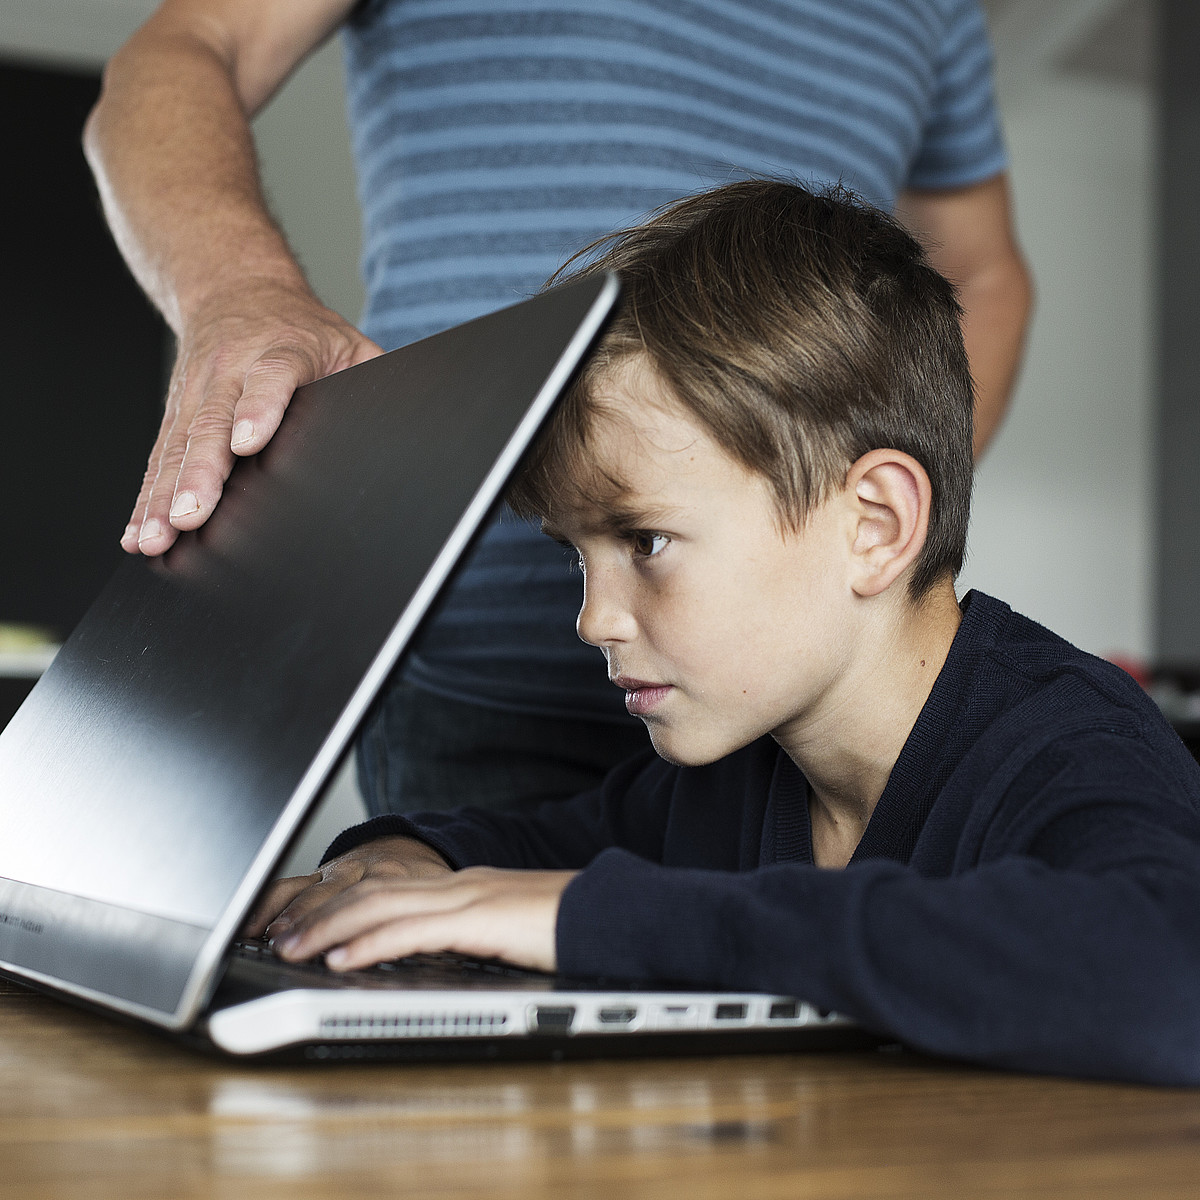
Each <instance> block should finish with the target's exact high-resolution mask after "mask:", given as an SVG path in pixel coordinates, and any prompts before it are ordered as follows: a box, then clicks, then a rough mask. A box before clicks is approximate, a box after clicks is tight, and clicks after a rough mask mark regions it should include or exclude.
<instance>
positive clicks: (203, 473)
mask: <svg viewBox="0 0 1200 1200" xmlns="http://www.w3.org/2000/svg"><path fill="white" fill-rule="evenodd" d="M352 7H353V0H165V3H163V4H162V5H161V7H160V8H159V9H158V10H157V11H156V12H155V13H154V15H153V16H152V17H151V18H150V19H149V20H148V21H147V22H146V24H145V25H143V26H142V28H141V29H139V30H138V32H137V33H135V34H134V36H133V37H132V38H131V39H130V40H129V42H128V43H127V44H126V45H125V46H124V47H123V48H122V49H121V50H120V51H118V52H117V54H116V55H115V56H114V57H113V59H112V60H111V61H110V63H109V64H108V67H107V68H106V70H105V75H104V85H103V89H102V92H101V97H100V100H99V102H98V104H97V105H96V108H95V109H94V110H93V112H92V114H91V116H90V117H89V119H88V123H87V128H86V130H85V134H84V146H85V150H86V153H87V157H88V161H89V162H90V163H91V166H92V169H93V171H94V172H95V175H96V180H97V183H98V185H99V188H100V195H101V199H102V201H103V204H104V210H105V213H106V215H107V217H108V221H109V224H110V225H111V227H112V230H113V234H114V236H115V238H116V241H117V245H118V246H119V248H120V250H121V252H122V254H123V255H124V256H125V259H126V261H127V262H128V264H129V267H130V269H131V270H132V272H133V274H134V276H135V277H136V278H137V280H138V282H139V283H140V284H141V286H142V287H143V288H144V289H145V291H146V293H147V294H148V295H149V296H150V298H151V300H153V302H154V303H155V304H156V305H157V306H158V308H159V309H160V310H161V311H162V313H163V315H164V316H165V318H166V320H167V322H168V324H169V325H170V326H171V328H172V330H173V331H174V332H175V335H176V337H177V339H178V356H177V359H176V363H175V369H174V372H173V374H172V378H171V382H170V386H169V389H168V395H167V404H166V411H165V413H164V416H163V422H162V427H161V429H160V431H159V435H158V439H157V441H156V442H155V445H154V448H153V451H152V452H151V456H150V460H149V463H148V466H147V470H146V475H145V478H144V481H143V484H142V489H141V492H140V494H139V496H138V500H137V504H136V506H135V508H134V511H133V514H132V517H131V520H130V525H129V527H128V528H127V529H126V531H125V536H124V537H123V538H122V545H123V546H124V548H125V549H126V550H128V551H131V552H132V551H136V550H138V549H139V548H140V549H141V550H142V551H143V552H144V553H147V554H161V553H162V552H163V551H165V550H166V549H167V548H168V547H169V546H170V545H171V543H172V542H173V541H174V540H175V537H176V536H177V533H176V531H177V530H178V529H194V528H195V527H196V526H198V525H200V524H202V523H203V522H204V521H205V520H206V519H207V517H208V515H209V514H210V513H211V512H212V509H213V507H214V506H215V505H216V503H217V500H218V498H219V497H220V494H221V488H222V486H223V484H224V481H225V479H226V477H227V476H228V474H229V472H230V470H231V469H232V466H233V462H234V454H235V453H237V454H252V453H255V452H256V451H258V450H260V449H261V448H262V447H263V445H265V443H266V442H267V441H268V440H269V439H270V437H271V435H272V434H273V433H274V432H275V429H276V428H277V427H278V424H279V421H280V419H281V418H282V415H283V411H284V409H285V408H286V407H287V404H288V401H289V400H290V399H291V395H292V392H293V391H294V389H295V388H296V387H297V386H299V385H300V384H302V383H306V382H308V381H309V380H311V379H315V378H319V377H320V376H322V375H327V374H329V373H330V372H331V371H335V370H339V369H341V368H342V367H347V366H350V365H352V364H353V363H356V362H361V361H363V360H364V359H367V358H370V357H372V356H373V355H374V354H377V353H378V352H379V348H378V347H377V346H375V344H374V343H373V342H371V341H369V340H368V339H367V338H365V337H364V336H363V335H362V334H361V333H359V332H358V331H357V330H356V329H354V328H353V326H351V325H350V324H348V323H347V322H346V321H344V320H343V319H342V318H341V317H340V316H338V315H337V314H336V313H334V312H331V311H330V310H329V309H327V308H325V307H324V305H322V304H321V303H320V301H319V300H317V298H316V296H315V295H314V294H313V292H312V290H311V288H310V287H309V286H308V283H307V281H306V280H305V278H304V274H303V272H302V271H301V269H300V267H299V265H298V264H297V262H296V260H295V258H294V257H293V255H292V253H291V251H290V250H289V248H288V246H287V243H286V242H285V241H284V239H283V236H282V234H281V233H280V232H279V230H278V228H277V227H276V225H275V223H274V222H273V221H272V219H271V217H270V214H269V213H268V212H267V209H266V204H265V202H264V199H263V195H262V190H261V187H260V184H259V178H258V167H257V162H256V159H255V154H254V145H253V140H252V137H251V133H250V126H249V121H250V118H251V117H252V116H253V115H254V114H255V113H256V112H257V111H258V110H259V109H260V108H261V107H262V106H263V105H264V104H265V103H266V102H267V101H268V100H269V99H270V98H271V96H272V95H273V94H274V93H275V91H276V90H277V89H278V88H279V86H280V85H281V84H282V83H283V81H284V80H285V79H286V78H287V76H288V75H289V74H290V72H291V71H292V70H293V69H294V68H295V67H296V65H297V64H298V63H300V62H301V61H302V60H303V59H304V58H305V57H306V56H307V55H308V54H309V53H310V52H311V51H312V50H313V49H315V48H316V47H317V46H318V45H320V44H321V42H322V41H324V40H325V38H326V37H327V36H328V35H329V34H330V33H331V32H332V30H333V29H334V28H336V26H337V25H338V24H339V22H340V21H341V20H342V19H343V18H344V17H345V15H346V13H347V12H348V11H349V10H350V9H351V8H352ZM231 439H232V445H231Z"/></svg>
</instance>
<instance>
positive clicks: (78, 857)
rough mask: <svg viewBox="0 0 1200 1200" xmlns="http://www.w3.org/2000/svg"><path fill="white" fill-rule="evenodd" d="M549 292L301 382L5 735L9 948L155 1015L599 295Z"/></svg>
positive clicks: (279, 822)
mask: <svg viewBox="0 0 1200 1200" xmlns="http://www.w3.org/2000/svg"><path fill="white" fill-rule="evenodd" d="M616 294H617V284H616V280H615V278H613V277H597V278H593V279H588V280H584V281H582V282H579V283H575V284H570V285H567V286H565V287H561V288H556V289H554V290H552V291H549V292H546V293H543V294H541V295H539V296H536V297H534V298H533V299H531V300H528V301H526V302H524V303H522V304H518V305H516V306H514V307H512V308H508V309H505V310H503V311H501V312H498V313H494V314H492V315H490V316H487V317H483V318H481V319H480V320H477V321H473V322H470V323H468V324H466V325H462V326H458V327H457V328H455V329H451V330H448V331H447V332H445V333H442V334H438V335H436V336H434V337H432V338H427V339H426V340H424V341H422V342H417V343H415V344H414V345H411V346H407V347H404V348H402V349H400V350H396V351H394V352H392V353H391V354H386V355H384V356H382V357H381V358H376V359H373V360H372V361H370V362H367V363H364V364H362V365H361V366H357V367H352V368H350V369H349V370H346V371H342V372H340V373H339V374H336V375H332V376H329V377H328V378H326V379H322V380H318V381H317V382H315V383H312V384H309V385H307V386H306V387H303V388H301V389H300V390H299V391H297V393H296V395H295V397H294V399H293V401H292V404H291V407H290V408H289V410H288V413H287V416H286V418H285V420H284V422H283V425H282V426H281V428H280V430H279V432H278V433H277V434H276V436H275V438H274V439H273V440H272V441H271V443H270V445H268V446H267V448H266V449H265V450H264V451H263V452H262V453H261V454H260V455H258V456H257V457H256V458H253V459H248V460H245V461H242V462H239V463H238V464H237V466H236V467H235V469H234V471H233V474H232V475H231V476H230V478H229V481H228V483H227V485H226V488H225V494H224V497H223V499H222V500H221V503H220V504H219V505H218V506H217V510H216V512H215V513H214V515H213V516H212V518H211V519H210V520H209V522H208V523H207V524H206V525H205V526H204V527H203V528H202V529H200V530H198V531H197V532H195V533H193V534H184V535H183V536H182V537H180V539H179V541H178V542H177V543H176V544H175V546H174V547H172V549H171V550H170V551H169V552H168V553H167V554H166V555H165V556H164V557H163V558H161V559H155V560H148V559H143V558H131V559H129V560H127V561H126V562H124V563H123V564H122V566H121V567H120V568H119V569H118V571H117V573H116V574H115V575H114V577H113V579H112V581H111V582H110V583H109V584H108V586H107V587H106V588H105V590H104V591H103V592H102V593H101V595H100V596H99V598H98V599H97V600H96V602H95V603H94V604H93V605H92V607H91V608H90V609H89V611H88V612H87V614H86V615H85V617H84V619H83V621H82V622H81V623H80V625H79V627H78V628H77V629H76V630H75V632H74V633H73V634H72V635H71V637H70V638H69V639H68V640H67V642H66V644H65V645H64V646H63V648H62V650H61V651H60V652H59V654H58V656H57V658H56V659H55V660H54V662H53V664H52V665H51V666H50V668H49V669H48V670H47V672H46V673H45V675H43V677H42V678H41V680H40V681H39V682H38V684H37V686H36V687H35V688H34V689H33V691H32V692H31V694H30V696H29V698H28V699H27V701H26V702H25V704H24V705H23V706H22V708H21V709H20V710H19V711H18V713H17V714H16V716H15V717H14V718H13V719H12V721H11V722H10V724H9V725H8V727H7V728H6V729H5V730H4V731H3V733H2V734H0V830H3V833H2V834H0V967H3V968H5V969H7V970H9V971H12V972H15V973H16V974H18V975H22V976H25V977H27V978H30V979H34V980H38V981H40V982H44V983H49V984H52V985H54V986H57V987H60V988H62V989H64V990H67V991H69V992H72V993H74V994H77V995H80V996H83V997H85V998H87V999H91V1000H95V1001H98V1002H100V1003H104V1004H107V1005H110V1006H111V1007H115V1008H118V1009H121V1010H123V1011H126V1012H130V1013H132V1014H135V1015H138V1016H141V1017H145V1018H147V1019H149V1020H152V1021H156V1022H158V1023H160V1024H163V1025H166V1026H168V1027H181V1026H183V1025H186V1024H188V1023H189V1022H190V1021H191V1020H192V1019H193V1018H194V1016H195V1014H196V1012H197V1010H198V1008H199V1007H200V1005H201V1004H202V1003H203V1001H204V999H205V996H206V992H207V988H208V986H209V984H210V983H211V979H212V975H213V973H214V971H215V969H216V967H217V965H218V964H219V961H220V958H221V955H222V953H223V950H224V948H225V946H226V944H227V942H228V941H229V939H230V937H231V936H232V934H233V933H234V931H235V930H236V928H237V925H238V923H239V922H240V920H241V917H242V915H243V913H244V912H245V910H246V908H247V907H248V906H249V904H250V902H251V900H252V899H253V897H254V895H255V893H256V892H257V891H258V890H259V888H260V887H261V886H262V884H263V882H264V881H265V880H266V878H267V877H268V875H269V873H270V871H271V869H272V867H273V866H274V864H275V863H276V862H277V861H278V859H279V858H280V856H281V855H282V853H283V851H284V850H285V848H286V846H287V843H288V841H289V839H290V837H291V836H292V834H293V833H294V832H295V830H296V828H297V826H298V825H299V824H300V822H301V820H302V819H303V817H304V815H305V814H306V812H307V811H308V809H309V808H310V806H311V805H312V803H313V801H314V799H315V798H316V797H317V796H318V794H319V792H320V789H321V787H322V785H323V783H324V782H325V780H326V779H327V777H328V776H329V774H330V772H331V771H332V769H333V767H334V766H335V765H336V763H337V761H338V759H339V757H340V756H341V754H342V752H343V750H344V749H345V747H346V745H347V744H348V742H349V740H350V738H351V737H352V735H353V732H354V729H355V726H356V725H357V723H358V721H359V720H360V719H361V717H362V716H363V714H364V712H365V711H366V709H367V707H368V705H369V704H370V702H371V700H372V698H373V697H374V695H375V693H376V692H377V691H378V690H379V688H380V687H381V686H382V684H383V681H384V679H385V678H386V676H387V674H388V671H389V670H390V669H391V667H392V666H393V664H394V663H395V662H396V660H397V659H398V658H399V656H400V654H401V652H402V651H403V650H404V647H405V646H406V644H407V643H408V642H409V640H410V639H411V637H412V634H413V632H414V630H415V629H416V627H417V625H418V623H419V621H420V620H421V618H422V616H423V615H424V614H425V613H426V611H427V610H428V609H429V607H430V605H431V604H432V602H433V600H434V598H435V597H436V595H437V593H438V591H439V589H440V587H441V586H442V584H443V583H444V582H445V580H446V578H447V576H448V575H449V573H450V572H451V570H452V568H453V567H454V565H455V563H456V562H457V561H458V560H459V559H460V558H461V556H462V555H463V553H464V551H465V549H466V547H467V545H468V543H469V542H470V540H471V538H472V536H473V534H474V533H475V532H476V531H477V529H478V528H479V526H480V524H481V523H482V522H483V520H484V518H485V517H486V516H487V514H488V511H489V509H491V507H492V506H493V504H494V502H495V500H496V498H497V497H498V495H499V494H500V492H501V491H502V489H503V487H504V485H505V483H506V481H507V479H508V477H509V475H510V474H511V472H512V469H513V467H514V466H515V465H516V462H517V460H518V459H519V457H520V455H521V453H522V451H523V450H524V449H525V447H526V446H527V445H528V443H529V441H530V440H531V438H532V437H533V435H534V434H535V433H536V431H537V429H538V427H539V426H540V424H541V422H542V420H543V419H544V417H545V415H546V413H547V412H548V411H549V409H550V407H551V406H552V404H553V403H554V400H555V399H556V398H557V396H558V394H559V392H560V391H561V390H562V388H563V386H564V385H565V383H566V382H567V380H568V379H569V378H570V376H571V373H572V372H573V370H574V369H575V367H576V366H577V364H578V363H579V361H580V359H581V358H582V357H583V355H584V354H585V352H586V351H587V349H588V347H589V346H590V344H591V342H592V341H593V339H594V338H595V336H596V333H597V332H598V330H599V328H600V326H601V324H602V323H603V320H604V318H605V316H606V315H607V313H608V311H609V309H610V308H611V306H612V304H613V302H614V301H615V299H616Z"/></svg>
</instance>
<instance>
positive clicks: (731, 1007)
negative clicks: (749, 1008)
mask: <svg viewBox="0 0 1200 1200" xmlns="http://www.w3.org/2000/svg"><path fill="white" fill-rule="evenodd" d="M713 1015H714V1016H715V1017H716V1018H717V1020H718V1021H744V1020H745V1019H746V1006H745V1005H744V1004H718V1005H717V1011H716V1012H715V1013H714V1014H713Z"/></svg>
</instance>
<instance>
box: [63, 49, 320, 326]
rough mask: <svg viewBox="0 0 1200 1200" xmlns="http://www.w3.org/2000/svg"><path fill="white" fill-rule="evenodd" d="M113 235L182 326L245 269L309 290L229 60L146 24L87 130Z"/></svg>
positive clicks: (114, 65)
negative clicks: (267, 197)
mask: <svg viewBox="0 0 1200 1200" xmlns="http://www.w3.org/2000/svg"><path fill="white" fill-rule="evenodd" d="M84 144H85V148H86V152H87V156H88V160H89V162H90V163H91V165H92V169H93V171H94V172H95V174H96V179H97V182H98V184H99V188H100V195H101V198H102V201H103V204H104V209H105V213H106V215H107V217H108V221H109V224H110V226H111V227H112V230H113V234H114V236H115V238H116V240H117V244H118V246H119V247H120V249H121V252H122V254H123V255H124V256H125V259H126V261H127V262H128V263H129V266H130V269H131V270H132V271H133V273H134V275H135V277H136V278H137V280H138V282H139V283H140V284H141V285H142V287H143V288H144V289H145V291H146V292H147V294H148V295H149V296H150V297H151V299H152V300H153V301H154V303H155V304H157V305H158V307H159V308H160V309H161V311H162V312H163V315H164V316H165V317H166V319H167V321H168V323H169V324H170V325H171V327H172V329H174V330H175V332H176V333H177V334H178V333H180V332H181V331H182V329H183V328H184V327H185V326H186V324H187V322H188V321H189V320H190V319H191V318H192V316H193V315H194V314H195V312H196V311H197V310H198V309H199V308H200V307H201V306H202V305H203V304H204V302H205V299H206V297H208V296H210V295H212V294H213V293H215V292H220V291H222V290H225V289H229V288H233V287H235V286H236V283H237V280H239V279H245V278H246V277H247V276H267V277H270V278H273V279H276V280H278V281H279V282H280V283H281V284H284V285H286V286H289V287H295V288H299V289H304V290H307V285H306V283H305V282H304V277H303V274H302V272H301V270H300V268H299V266H298V265H297V263H296V262H295V259H294V258H293V257H292V255H291V252H290V251H289V249H288V247H287V244H286V242H285V241H284V239H283V236H282V234H280V232H279V230H278V229H277V227H276V226H275V224H274V222H273V221H272V220H271V217H270V215H269V214H268V212H267V210H266V205H265V203H264V201H263V197H262V191H261V188H260V186H259V182H258V171H257V163H256V160H255V154H254V147H253V142H252V140H251V135H250V129H249V123H248V120H247V116H246V113H245V112H244V110H243V108H242V105H241V102H240V101H239V98H238V96H237V93H236V91H235V87H234V83H233V79H232V77H231V69H230V64H228V63H227V62H223V61H222V60H221V58H220V56H219V55H218V54H217V52H216V51H215V50H214V49H213V48H212V47H209V46H207V45H205V44H204V43H202V42H200V41H198V40H189V39H186V38H184V37H183V36H181V35H178V34H176V35H168V34H156V33H155V32H154V31H153V30H152V29H151V28H147V29H145V30H143V31H142V33H140V34H139V35H137V36H135V38H134V39H133V40H132V41H131V42H130V43H129V44H128V45H127V46H126V47H124V48H123V49H122V50H121V51H120V52H118V54H117V55H116V56H115V57H114V58H113V59H112V61H111V62H110V64H109V66H108V68H107V70H106V72H105V78H104V87H103V91H102V93H101V99H100V102H99V104H98V105H97V106H96V108H95V110H94V111H93V113H92V115H91V117H90V118H89V120H88V124H87V128H86V132H85V143H84Z"/></svg>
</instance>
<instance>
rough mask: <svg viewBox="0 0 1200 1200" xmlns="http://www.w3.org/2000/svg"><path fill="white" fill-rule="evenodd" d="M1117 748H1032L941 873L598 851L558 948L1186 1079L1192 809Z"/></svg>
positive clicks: (1196, 893)
mask: <svg viewBox="0 0 1200 1200" xmlns="http://www.w3.org/2000/svg"><path fill="white" fill-rule="evenodd" d="M1132 754H1133V757H1132V759H1131V760H1130V762H1128V763H1127V764H1126V768H1127V769H1125V770H1121V771H1117V772H1114V771H1113V769H1112V755H1111V748H1107V752H1105V748H1101V747H1092V746H1090V745H1089V744H1087V743H1081V744H1079V745H1077V746H1075V747H1073V748H1072V749H1071V750H1070V751H1069V752H1060V751H1056V752H1055V753H1054V754H1049V755H1047V756H1044V757H1043V758H1042V759H1040V760H1039V761H1038V762H1036V763H1033V764H1031V765H1030V768H1029V771H1027V772H1026V773H1025V774H1024V776H1023V778H1022V779H1020V780H1019V781H1018V782H1017V784H1016V785H1015V786H1014V788H1013V789H1012V796H1011V802H1010V803H1007V804H1005V805H1002V806H1001V807H1000V808H999V809H998V810H997V811H996V812H995V814H994V816H993V817H992V819H991V820H990V822H989V824H988V827H987V829H986V830H982V831H979V844H980V845H981V846H982V847H983V850H982V852H981V853H980V854H979V856H978V857H977V858H976V860H975V861H970V862H966V863H963V864H962V865H961V869H960V868H956V870H955V872H954V873H953V874H951V875H950V876H948V877H938V878H933V877H926V876H922V875H921V874H920V873H919V872H918V871H916V870H914V869H913V868H912V867H909V866H904V865H902V864H900V863H898V862H894V861H892V860H884V859H875V860H869V861H864V862H859V863H853V864H851V866H849V867H848V868H846V869H845V870H822V869H819V868H817V867H813V866H810V865H801V864H777V865H771V866H766V867H761V868H759V869H757V870H753V871H749V872H743V873H737V872H728V871H711V870H679V869H664V868H663V867H661V866H658V865H655V864H652V863H649V862H645V861H643V860H640V859H637V858H635V857H634V856H632V855H629V854H627V853H623V852H621V851H619V850H610V851H608V852H606V853H604V854H602V855H600V856H599V857H598V858H597V859H596V861H595V862H594V863H593V864H592V865H591V866H590V867H589V868H588V869H587V870H586V871H584V872H582V873H581V874H580V875H579V876H577V877H576V879H575V880H573V881H572V883H571V884H570V885H569V886H568V888H567V890H566V892H565V893H564V895H563V900H562V904H561V907H560V910H559V920H558V950H559V963H560V967H561V968H562V969H563V970H564V971H566V972H568V973H569V974H580V975H607V976H610V977H615V978H622V977H623V978H632V979H641V980H649V979H663V978H665V979H670V980H673V981H678V982H680V983H686V984H690V985H693V986H710V987H716V988H737V989H745V988H754V989H758V990H763V991H767V992H772V993H782V994H789V995H795V996H799V997H802V998H804V999H806V1000H809V1001H811V1002H813V1003H815V1004H817V1005H820V1006H824V1007H827V1008H831V1009H835V1010H838V1011H841V1012H844V1013H847V1014H849V1015H851V1016H854V1017H856V1018H858V1019H859V1020H860V1021H862V1022H863V1023H864V1024H866V1025H868V1026H869V1027H871V1028H874V1029H876V1030H878V1031H880V1032H883V1033H886V1034H890V1035H892V1036H895V1037H897V1038H899V1039H900V1040H902V1041H904V1042H906V1043H907V1044H909V1045H911V1046H913V1047H915V1048H917V1049H922V1050H927V1051H931V1052H934V1053H937V1054H942V1055H947V1056H950V1057H956V1058H964V1059H970V1060H975V1061H981V1062H986V1063H990V1064H992V1065H995V1066H1003V1067H1010V1068H1016V1069H1021V1070H1034V1071H1052V1072H1059V1073H1065V1074H1071V1075H1084V1076H1093V1077H1105V1078H1124V1079H1137V1080H1146V1081H1152V1082H1166V1083H1189V1084H1195V1083H1200V1017H1198V1016H1197V1009H1196V996H1197V995H1200V830H1198V828H1197V816H1196V813H1195V812H1194V810H1193V809H1191V808H1190V807H1189V806H1187V805H1186V804H1182V803H1179V802H1176V801H1174V800H1164V798H1163V796H1164V792H1163V789H1162V788H1161V787H1160V786H1158V785H1159V783H1160V782H1162V781H1160V780H1159V779H1156V764H1155V763H1153V762H1151V761H1138V754H1137V752H1136V751H1134V752H1132ZM1139 777H1140V779H1141V780H1142V782H1141V783H1134V784H1133V785H1132V786H1126V781H1128V780H1129V779H1134V780H1137V779H1138V778H1139ZM1067 781H1069V782H1067ZM1168 786H1169V784H1168Z"/></svg>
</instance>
